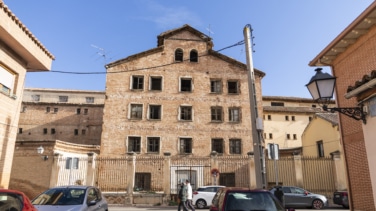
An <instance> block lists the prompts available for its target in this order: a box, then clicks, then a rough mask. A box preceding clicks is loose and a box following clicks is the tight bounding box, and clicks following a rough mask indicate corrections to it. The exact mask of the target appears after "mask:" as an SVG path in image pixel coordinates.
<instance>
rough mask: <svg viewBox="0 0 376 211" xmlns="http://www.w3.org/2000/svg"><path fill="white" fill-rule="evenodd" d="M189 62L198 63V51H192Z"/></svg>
mask: <svg viewBox="0 0 376 211" xmlns="http://www.w3.org/2000/svg"><path fill="white" fill-rule="evenodd" d="M189 61H190V62H198V53H197V51H196V50H191V52H190V54H189Z"/></svg>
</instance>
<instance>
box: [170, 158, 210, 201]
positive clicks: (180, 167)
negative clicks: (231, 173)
mask: <svg viewBox="0 0 376 211" xmlns="http://www.w3.org/2000/svg"><path fill="white" fill-rule="evenodd" d="M210 170H211V165H210V158H202V157H198V158H183V159H181V158H176V159H171V166H170V174H171V177H170V178H171V185H170V189H171V194H177V193H178V190H179V189H180V184H181V183H182V182H185V180H187V179H188V180H189V181H190V183H191V186H192V190H196V189H197V187H200V186H204V185H211V184H212V175H211V174H210Z"/></svg>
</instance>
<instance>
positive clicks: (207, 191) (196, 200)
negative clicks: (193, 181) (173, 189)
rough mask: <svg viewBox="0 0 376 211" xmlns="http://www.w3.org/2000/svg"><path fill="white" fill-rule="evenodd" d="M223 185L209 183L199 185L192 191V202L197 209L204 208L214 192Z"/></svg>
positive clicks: (209, 202) (210, 200)
mask: <svg viewBox="0 0 376 211" xmlns="http://www.w3.org/2000/svg"><path fill="white" fill-rule="evenodd" d="M223 187H225V186H221V185H210V186H201V187H199V188H197V190H196V191H194V192H193V198H192V203H193V204H194V205H196V207H197V208H198V209H204V208H206V207H208V206H210V205H211V202H212V200H213V197H214V195H215V193H216V192H217V191H218V190H219V189H220V188H223Z"/></svg>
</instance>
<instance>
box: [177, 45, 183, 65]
mask: <svg viewBox="0 0 376 211" xmlns="http://www.w3.org/2000/svg"><path fill="white" fill-rule="evenodd" d="M182 61H183V50H182V49H180V48H178V49H176V50H175V62H182Z"/></svg>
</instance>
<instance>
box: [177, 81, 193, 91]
mask: <svg viewBox="0 0 376 211" xmlns="http://www.w3.org/2000/svg"><path fill="white" fill-rule="evenodd" d="M183 81H184V82H183ZM185 81H189V82H190V84H189V90H185V89H186V88H188V87H186V86H185V85H186V82H185ZM183 85H184V86H183ZM183 88H184V90H183ZM179 92H182V93H190V92H193V79H192V77H180V79H179Z"/></svg>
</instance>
